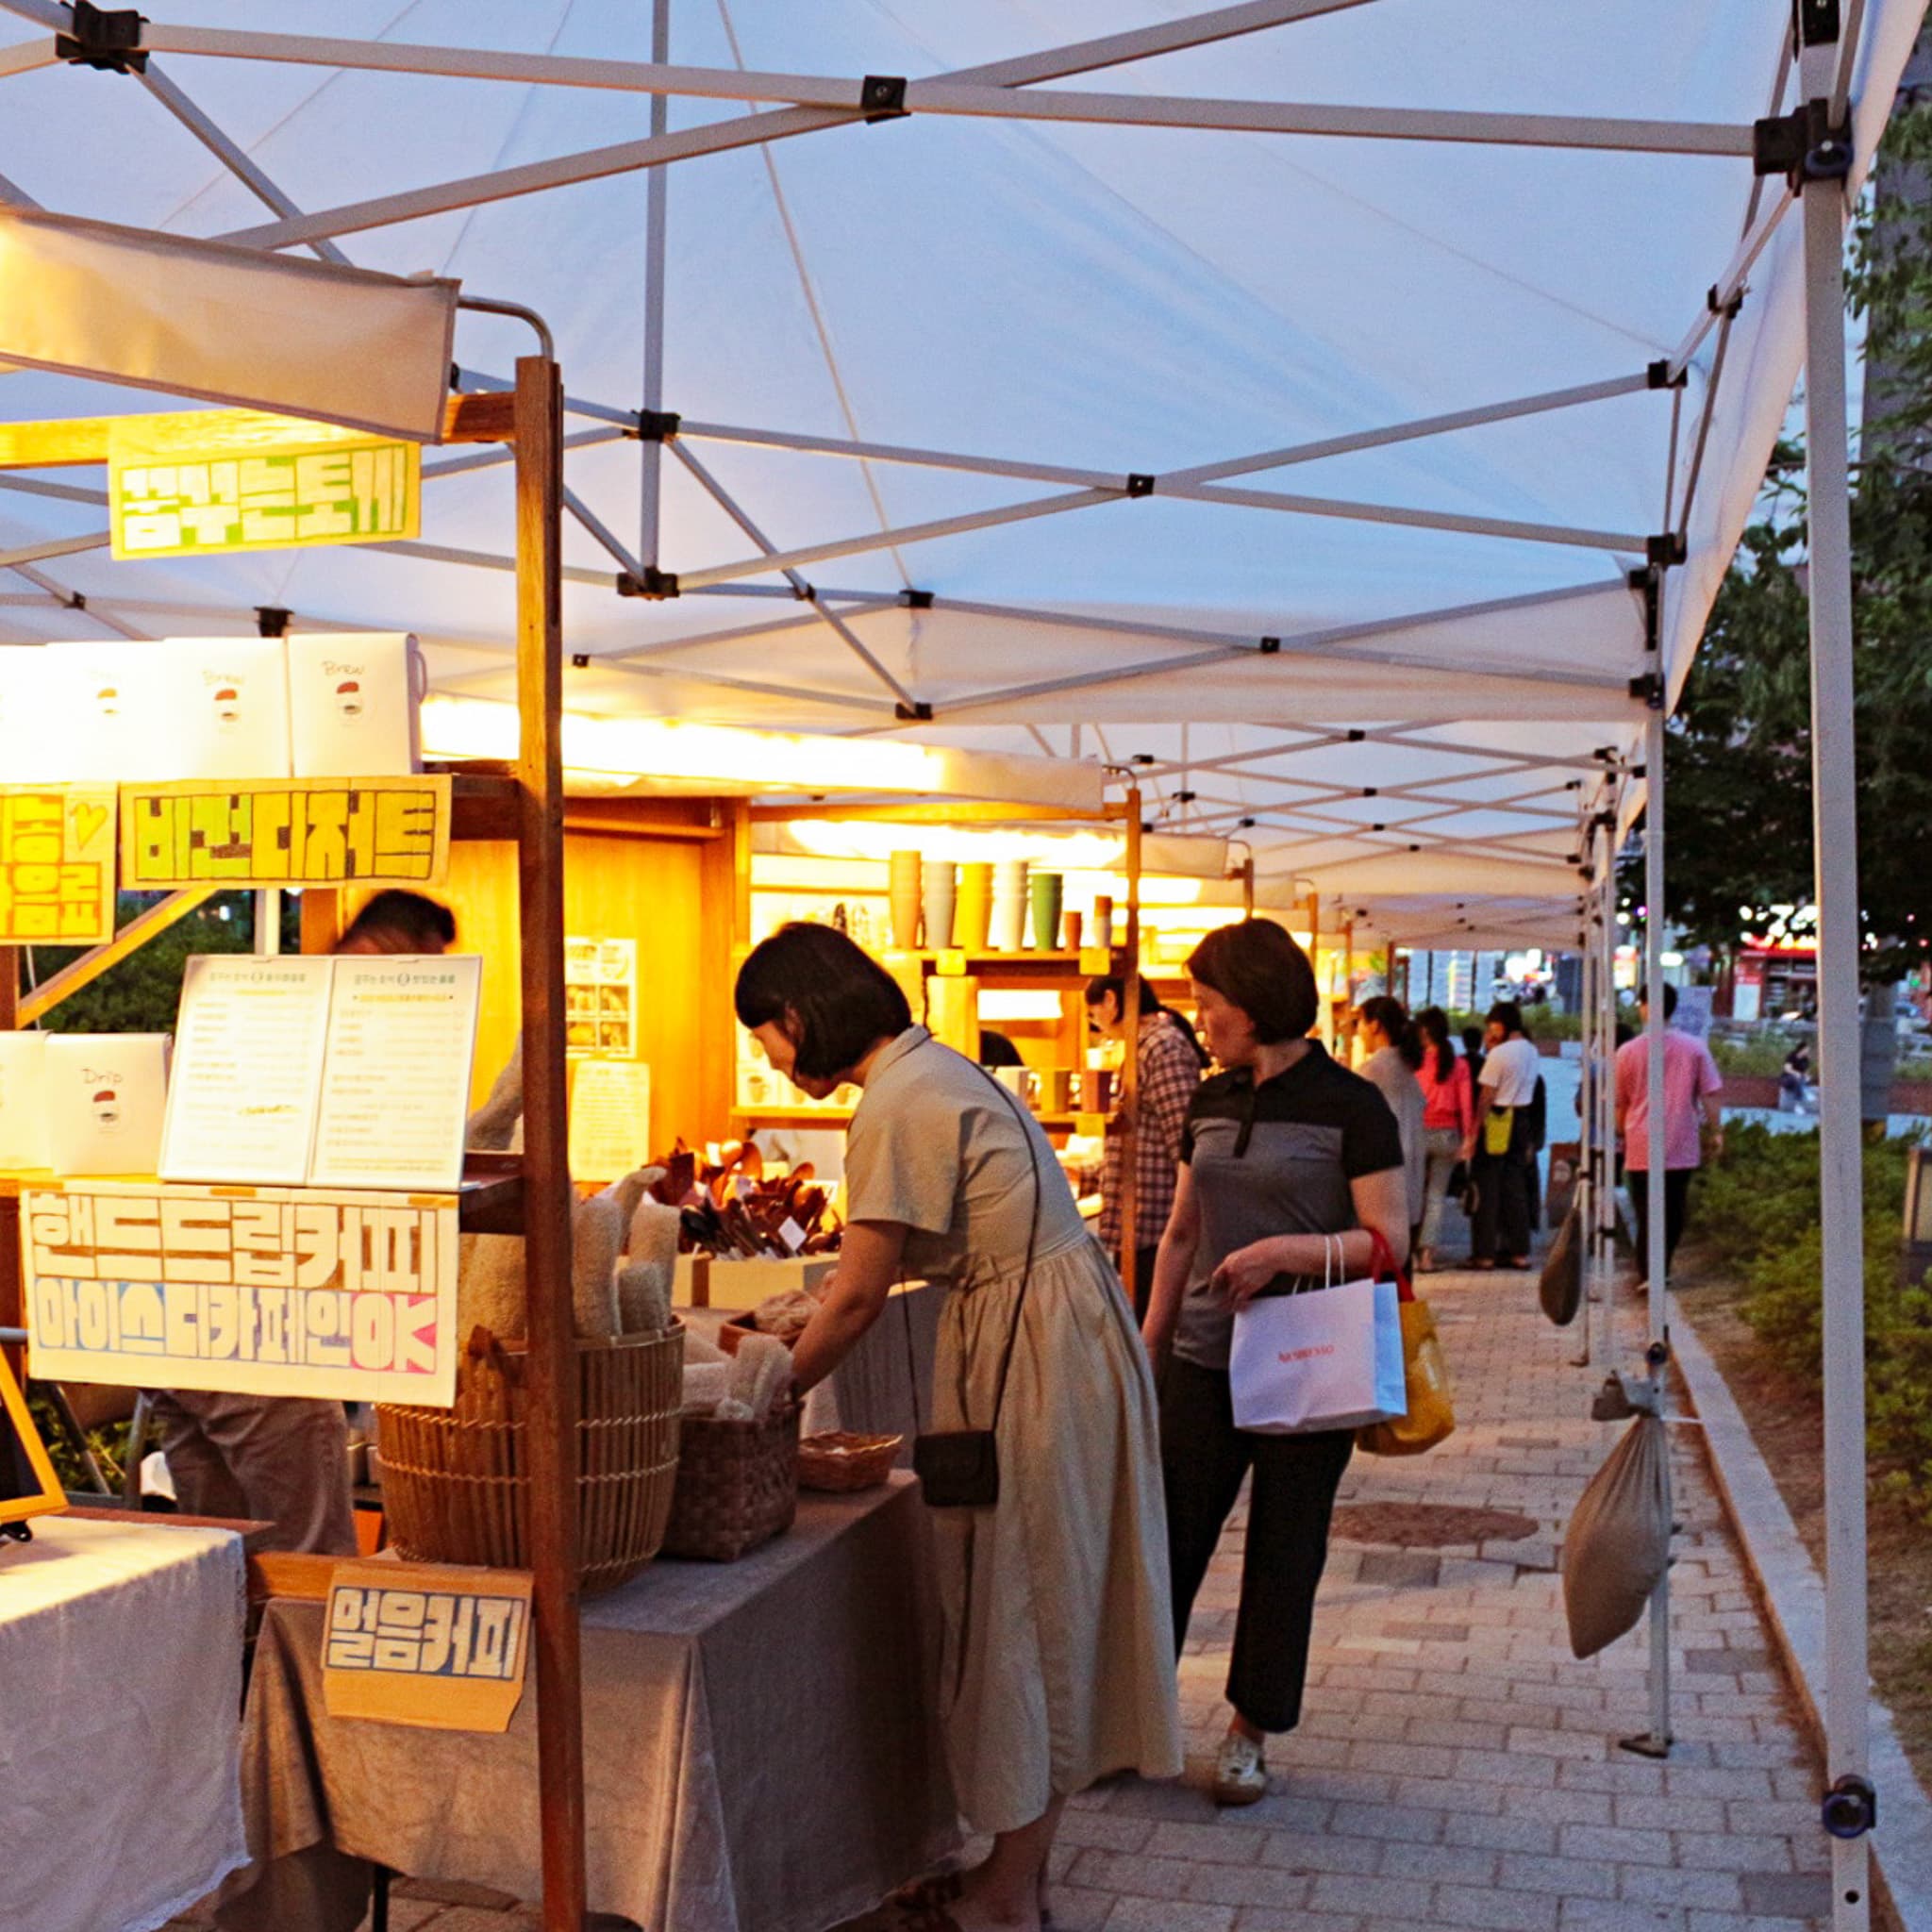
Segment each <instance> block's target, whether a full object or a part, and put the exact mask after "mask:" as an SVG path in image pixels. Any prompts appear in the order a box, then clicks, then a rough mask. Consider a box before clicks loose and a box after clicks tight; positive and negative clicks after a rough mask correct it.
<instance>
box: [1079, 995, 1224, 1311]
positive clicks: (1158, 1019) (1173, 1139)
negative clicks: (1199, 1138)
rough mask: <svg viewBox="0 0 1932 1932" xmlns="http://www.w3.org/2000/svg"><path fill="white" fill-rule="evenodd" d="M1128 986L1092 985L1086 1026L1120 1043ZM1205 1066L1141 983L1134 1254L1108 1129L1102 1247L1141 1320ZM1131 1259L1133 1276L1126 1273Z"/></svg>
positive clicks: (1180, 1023) (1190, 1038)
mask: <svg viewBox="0 0 1932 1932" xmlns="http://www.w3.org/2000/svg"><path fill="white" fill-rule="evenodd" d="M1125 993H1126V983H1125V981H1124V980H1123V979H1121V978H1119V977H1108V978H1105V979H1095V980H1091V981H1090V982H1089V984H1088V987H1087V1017H1088V1023H1089V1024H1091V1025H1092V1026H1095V1027H1097V1028H1099V1029H1101V1030H1102V1031H1104V1032H1105V1033H1106V1034H1107V1035H1108V1038H1110V1039H1113V1040H1119V1039H1121V1038H1122V1037H1123V1034H1124V1027H1125V1021H1126V1015H1125V1010H1124V1009H1125V1005H1126V1000H1125ZM1206 1065H1207V1060H1206V1058H1204V1056H1203V1055H1202V1052H1201V1049H1200V1047H1199V1045H1197V1044H1196V1042H1195V1040H1194V1035H1193V1031H1192V1029H1191V1027H1190V1026H1189V1025H1188V1024H1187V1022H1186V1021H1184V1020H1183V1019H1181V1018H1180V1016H1179V1015H1178V1014H1177V1013H1174V1012H1171V1011H1170V1010H1169V1009H1168V1008H1166V1007H1163V1006H1162V1005H1161V1004H1160V1002H1159V1001H1158V1000H1157V999H1156V998H1155V997H1154V993H1153V991H1152V989H1151V988H1150V987H1149V986H1148V984H1147V982H1146V981H1145V980H1144V979H1143V980H1142V981H1141V1066H1140V1074H1141V1123H1140V1124H1141V1131H1140V1133H1139V1134H1138V1135H1137V1136H1136V1138H1135V1141H1134V1186H1135V1193H1134V1253H1133V1255H1132V1257H1127V1256H1125V1255H1123V1254H1122V1253H1121V1145H1122V1142H1121V1137H1120V1136H1119V1135H1118V1134H1117V1133H1114V1132H1111V1131H1109V1133H1108V1137H1107V1162H1106V1165H1105V1166H1104V1167H1103V1168H1102V1170H1101V1179H1100V1244H1101V1246H1102V1247H1104V1248H1105V1249H1106V1250H1107V1251H1108V1254H1109V1255H1111V1256H1112V1257H1114V1265H1115V1266H1116V1267H1117V1268H1118V1269H1119V1270H1120V1272H1121V1279H1122V1280H1123V1281H1124V1282H1126V1283H1127V1285H1128V1287H1129V1289H1130V1291H1131V1292H1132V1294H1133V1298H1134V1315H1135V1319H1136V1320H1141V1319H1143V1318H1144V1317H1145V1315H1146V1313H1147V1295H1148V1291H1149V1290H1150V1289H1151V1288H1152V1287H1153V1285H1154V1257H1155V1256H1156V1254H1158V1252H1159V1248H1160V1234H1161V1230H1162V1229H1163V1228H1164V1227H1166V1225H1167V1217H1168V1214H1169V1212H1170V1211H1171V1210H1172V1208H1173V1207H1174V1170H1175V1169H1176V1168H1177V1167H1178V1166H1179V1165H1180V1158H1181V1130H1182V1128H1183V1127H1184V1126H1185V1125H1186V1124H1187V1119H1188V1103H1189V1102H1190V1101H1191V1100H1192V1099H1193V1097H1194V1090H1195V1088H1197V1087H1198V1086H1199V1085H1200V1084H1201V1070H1202V1069H1203V1067H1205V1066H1206ZM1130 1258H1131V1262H1132V1269H1133V1272H1132V1273H1131V1274H1129V1273H1128V1264H1129V1259H1130Z"/></svg>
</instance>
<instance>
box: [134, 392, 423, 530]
mask: <svg viewBox="0 0 1932 1932" xmlns="http://www.w3.org/2000/svg"><path fill="white" fill-rule="evenodd" d="M422 478H423V453H422V450H421V449H420V447H419V446H418V445H417V444H415V443H413V442H408V441H396V440H392V439H390V438H386V437H372V436H368V435H365V434H363V433H361V432H360V431H358V430H352V429H339V428H336V427H335V426H333V425H330V424H326V423H306V422H302V421H299V420H298V419H295V418H292V417H286V416H263V415H258V414H257V413H255V412H254V411H250V410H219V411H195V412H192V413H191V414H186V415H182V414H175V415H166V416H129V417H120V418H117V419H116V420H115V422H114V424H113V425H112V426H111V427H110V429H109V431H108V507H109V511H110V516H111V522H112V527H113V554H114V555H115V556H116V557H117V558H142V557H206V556H209V555H213V554H215V553H219V552H228V551H238V550H269V549H285V548H288V547H291V546H295V545H303V544H309V543H376V542H383V541H389V540H391V539H394V538H398V537H414V536H415V535H416V533H417V531H418V529H419V528H420V527H421V522H422V491H423V481H422Z"/></svg>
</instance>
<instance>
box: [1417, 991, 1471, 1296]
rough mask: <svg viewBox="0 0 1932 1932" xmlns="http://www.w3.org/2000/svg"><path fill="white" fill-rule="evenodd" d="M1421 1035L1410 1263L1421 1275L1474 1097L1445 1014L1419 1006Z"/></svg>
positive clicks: (1431, 1260)
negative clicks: (1417, 1180)
mask: <svg viewBox="0 0 1932 1932" xmlns="http://www.w3.org/2000/svg"><path fill="white" fill-rule="evenodd" d="M1415 1024H1416V1031H1417V1032H1418V1033H1420V1034H1421V1035H1422V1037H1423V1063H1422V1065H1421V1066H1420V1067H1418V1068H1417V1069H1416V1075H1415V1077H1416V1081H1417V1084H1418V1085H1419V1086H1420V1087H1421V1088H1422V1090H1423V1149H1424V1167H1423V1231H1422V1238H1421V1240H1420V1241H1419V1242H1418V1243H1417V1247H1416V1257H1415V1266H1416V1272H1417V1273H1418V1274H1427V1273H1428V1272H1429V1271H1430V1270H1431V1269H1433V1268H1434V1267H1435V1265H1436V1242H1437V1241H1438V1240H1439V1239H1440V1237H1441V1232H1442V1203H1443V1201H1444V1200H1445V1199H1446V1198H1447V1196H1448V1192H1449V1176H1450V1175H1451V1174H1454V1173H1455V1171H1456V1164H1457V1161H1458V1160H1459V1159H1460V1158H1462V1142H1463V1140H1464V1138H1465V1137H1466V1136H1467V1135H1468V1133H1469V1131H1470V1129H1471V1127H1472V1126H1474V1124H1475V1096H1474V1091H1473V1090H1472V1088H1471V1086H1470V1079H1469V1062H1468V1061H1467V1060H1466V1059H1464V1058H1462V1056H1461V1055H1460V1054H1458V1053H1457V1051H1456V1048H1455V1046H1454V1044H1453V1043H1452V1042H1451V1041H1450V1038H1449V1016H1448V1015H1447V1014H1446V1013H1444V1012H1443V1010H1442V1009H1441V1007H1424V1008H1423V1010H1422V1011H1421V1012H1420V1013H1418V1014H1417V1015H1416V1016H1415Z"/></svg>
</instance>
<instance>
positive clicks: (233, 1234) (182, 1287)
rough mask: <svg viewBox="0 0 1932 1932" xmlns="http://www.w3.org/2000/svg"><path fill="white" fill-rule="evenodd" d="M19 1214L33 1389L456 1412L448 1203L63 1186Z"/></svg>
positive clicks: (452, 1216) (31, 1197)
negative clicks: (106, 1389)
mask: <svg viewBox="0 0 1932 1932" xmlns="http://www.w3.org/2000/svg"><path fill="white" fill-rule="evenodd" d="M20 1208H21V1211H20V1238H21V1249H22V1263H23V1270H22V1272H23V1274H24V1276H25V1298H26V1304H27V1327H28V1332H29V1336H30V1341H29V1357H28V1358H29V1360H30V1361H31V1363H32V1367H33V1373H34V1374H35V1375H36V1376H37V1377H41V1378H44V1379H47V1380H51V1381H56V1382H67V1381H72V1382H111V1383H115V1384H118V1385H120V1386H122V1387H134V1388H145V1389H214V1390H222V1391H227V1392H230V1393H237V1394H244V1395H313V1396H323V1397H329V1398H333V1399H336V1400H340V1401H344V1402H413V1403H425V1404H430V1405H435V1406H442V1407H446V1406H447V1405H448V1404H449V1403H451V1402H453V1401H454V1400H455V1399H456V1369H457V1346H456V1339H455V1336H456V1300H457V1208H456V1202H455V1200H454V1198H452V1197H449V1196H442V1195H401V1196H398V1195H395V1194H367V1193H334V1192H327V1193H325V1192H323V1191H319V1190H317V1189H312V1188H309V1189H299V1190H296V1189H270V1188H198V1187H177V1186H172V1185H168V1184H166V1183H163V1182H159V1181H156V1182H152V1183H142V1182H128V1181H111V1182H96V1181H68V1182H65V1183H58V1184H55V1185H52V1186H49V1187H45V1188H31V1189H26V1190H24V1191H23V1192H22V1196H21V1204H20Z"/></svg>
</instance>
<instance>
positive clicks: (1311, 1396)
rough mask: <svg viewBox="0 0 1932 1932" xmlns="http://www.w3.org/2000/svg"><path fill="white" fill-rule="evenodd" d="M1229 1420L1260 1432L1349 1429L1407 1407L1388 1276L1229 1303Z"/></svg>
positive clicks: (1394, 1299) (1399, 1329)
mask: <svg viewBox="0 0 1932 1932" xmlns="http://www.w3.org/2000/svg"><path fill="white" fill-rule="evenodd" d="M1228 1380H1229V1384H1230V1387H1231V1390H1232V1393H1233V1397H1234V1425H1235V1427H1236V1428H1238V1429H1252V1430H1255V1431H1257V1433H1259V1434H1262V1435H1271V1436H1293V1435H1303V1434H1307V1433H1311V1432H1313V1431H1315V1430H1320V1429H1358V1428H1361V1427H1363V1426H1365V1425H1366V1424H1369V1423H1379V1422H1387V1421H1388V1420H1389V1419H1390V1418H1391V1416H1398V1415H1406V1414H1407V1412H1408V1392H1407V1377H1406V1375H1405V1374H1404V1369H1403V1359H1402V1316H1401V1312H1400V1308H1399V1307H1398V1291H1397V1289H1396V1286H1395V1284H1394V1283H1393V1282H1392V1281H1367V1280H1363V1281H1347V1282H1343V1283H1341V1285H1340V1286H1339V1287H1335V1288H1317V1289H1310V1290H1308V1291H1307V1292H1306V1293H1303V1294H1281V1295H1263V1296H1259V1297H1257V1299H1256V1300H1254V1301H1251V1302H1249V1303H1248V1304H1247V1305H1246V1306H1245V1307H1242V1308H1241V1309H1239V1310H1237V1312H1236V1314H1235V1318H1234V1344H1233V1348H1232V1350H1231V1352H1230V1354H1229V1357H1228Z"/></svg>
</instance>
